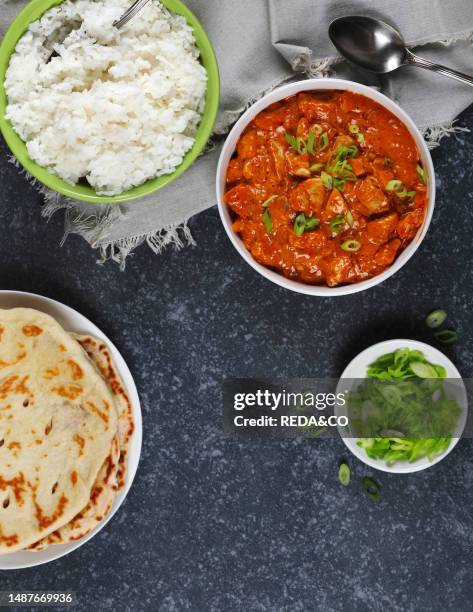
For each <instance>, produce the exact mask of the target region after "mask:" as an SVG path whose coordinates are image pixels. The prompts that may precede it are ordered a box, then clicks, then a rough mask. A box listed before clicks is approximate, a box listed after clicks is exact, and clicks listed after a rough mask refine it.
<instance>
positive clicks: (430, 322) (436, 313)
mask: <svg viewBox="0 0 473 612" xmlns="http://www.w3.org/2000/svg"><path fill="white" fill-rule="evenodd" d="M446 318H447V313H446V312H445V310H441V309H438V310H432V312H431V313H430V314H429V315H428V316H427V318H426V319H425V324H426V325H427V327H430V328H431V329H435V328H437V327H440V326H441V325H443V324H444V323H445V319H446Z"/></svg>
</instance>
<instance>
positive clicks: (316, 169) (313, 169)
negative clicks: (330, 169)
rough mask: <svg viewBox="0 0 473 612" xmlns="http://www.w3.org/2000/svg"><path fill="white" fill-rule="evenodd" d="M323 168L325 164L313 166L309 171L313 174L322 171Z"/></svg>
mask: <svg viewBox="0 0 473 612" xmlns="http://www.w3.org/2000/svg"><path fill="white" fill-rule="evenodd" d="M323 167H324V165H323V164H312V166H311V167H310V168H309V170H310V171H311V172H318V171H319V170H322V168H323Z"/></svg>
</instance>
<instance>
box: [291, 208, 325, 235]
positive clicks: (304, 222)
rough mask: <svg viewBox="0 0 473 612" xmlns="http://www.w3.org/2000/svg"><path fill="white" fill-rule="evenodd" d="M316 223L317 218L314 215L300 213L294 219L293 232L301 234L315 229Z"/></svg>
mask: <svg viewBox="0 0 473 612" xmlns="http://www.w3.org/2000/svg"><path fill="white" fill-rule="evenodd" d="M318 224H319V220H318V219H317V218H316V217H306V216H305V215H304V213H300V214H299V215H297V217H296V218H295V220H294V228H293V231H294V234H295V235H296V236H302V234H303V233H304V232H306V231H310V230H313V229H315V228H316V227H317V225H318Z"/></svg>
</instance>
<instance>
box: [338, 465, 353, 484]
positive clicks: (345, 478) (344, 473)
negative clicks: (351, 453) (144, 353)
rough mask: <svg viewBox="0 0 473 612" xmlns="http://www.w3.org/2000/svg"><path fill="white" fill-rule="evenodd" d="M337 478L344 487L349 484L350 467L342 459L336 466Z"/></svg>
mask: <svg viewBox="0 0 473 612" xmlns="http://www.w3.org/2000/svg"><path fill="white" fill-rule="evenodd" d="M338 480H339V481H340V484H342V485H343V486H344V487H348V485H349V484H350V467H349V465H348V463H345V461H342V463H340V466H339V468H338Z"/></svg>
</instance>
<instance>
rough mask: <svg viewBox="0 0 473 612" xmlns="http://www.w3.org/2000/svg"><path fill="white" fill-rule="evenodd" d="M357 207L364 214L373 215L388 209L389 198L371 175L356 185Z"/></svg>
mask: <svg viewBox="0 0 473 612" xmlns="http://www.w3.org/2000/svg"><path fill="white" fill-rule="evenodd" d="M356 187H357V188H356V192H355V193H356V197H357V200H358V206H357V208H358V209H359V210H360V211H361V212H362V213H363V214H365V215H368V216H369V215H375V214H378V213H382V212H386V211H387V210H389V199H388V197H387V196H386V194H385V193H384V192H383V191H382V189H380V187H379V185H378V182H377V181H376V179H375V178H373V177H372V176H368V177H366V178H365V179H363V180H361V181H360V183H359V184H358V185H357V186H356Z"/></svg>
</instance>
